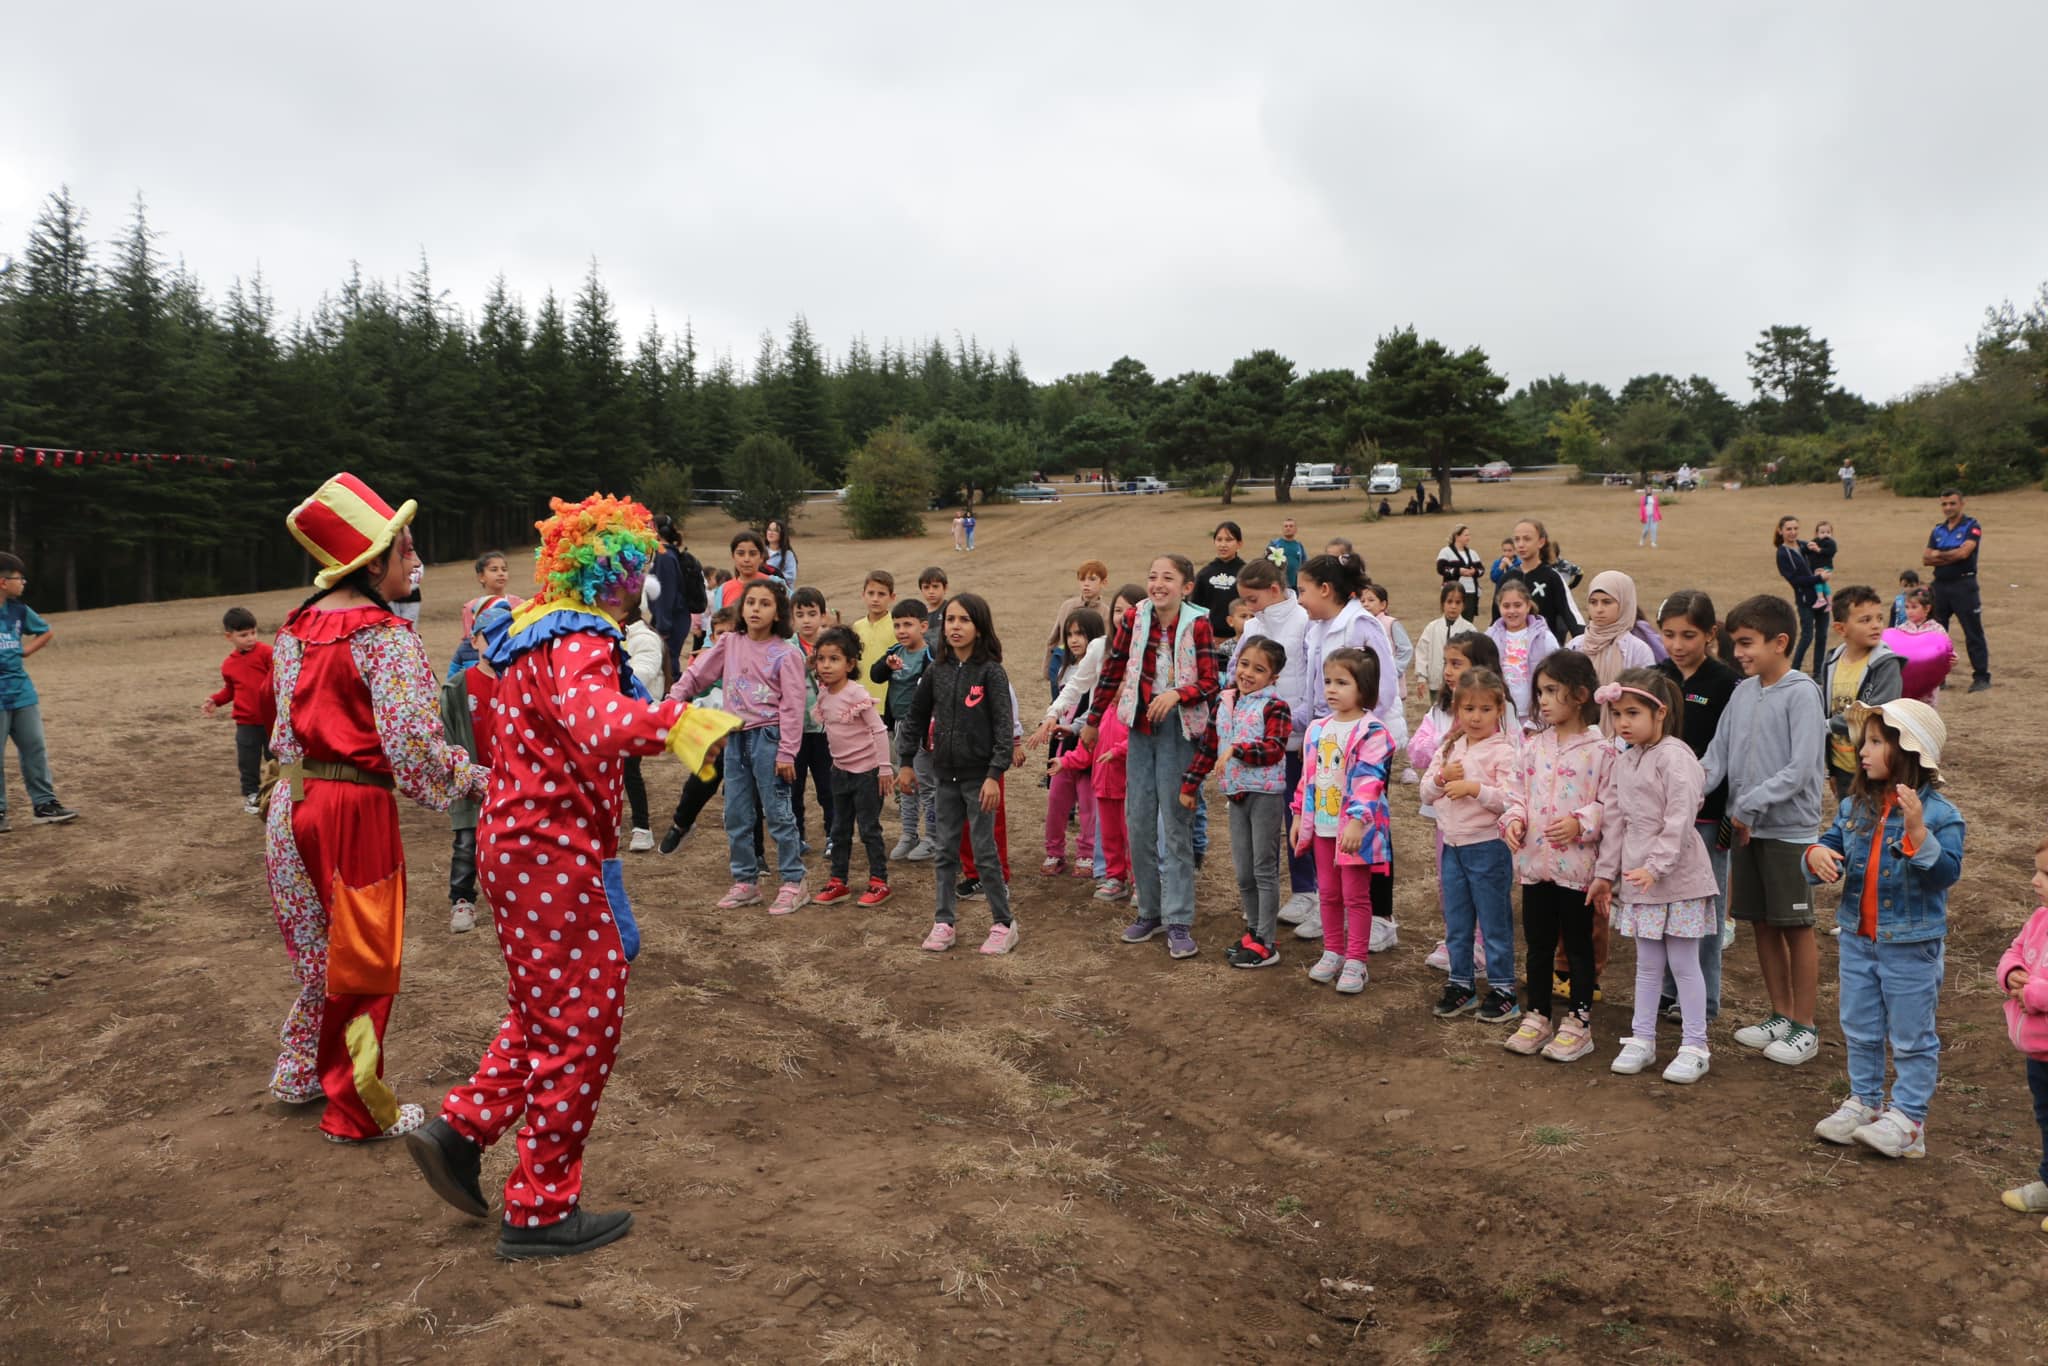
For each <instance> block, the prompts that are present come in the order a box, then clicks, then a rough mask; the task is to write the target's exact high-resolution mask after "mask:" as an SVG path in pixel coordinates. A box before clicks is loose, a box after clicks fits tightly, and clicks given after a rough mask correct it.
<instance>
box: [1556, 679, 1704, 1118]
mask: <svg viewBox="0 0 2048 1366" xmlns="http://www.w3.org/2000/svg"><path fill="white" fill-rule="evenodd" d="M1593 700H1594V701H1595V702H1598V703H1600V704H1601V706H1602V707H1604V708H1605V709H1606V714H1607V715H1609V716H1611V717H1613V718H1614V731H1615V734H1616V736H1618V737H1619V738H1620V739H1622V740H1625V741H1627V742H1628V744H1629V748H1628V749H1627V750H1625V751H1623V752H1622V753H1621V754H1619V755H1617V756H1615V759H1614V762H1613V768H1612V770H1611V772H1612V777H1611V778H1610V780H1609V787H1608V791H1607V793H1606V795H1605V799H1604V801H1603V802H1602V814H1603V820H1604V822H1605V827H1604V829H1603V830H1602V831H1601V834H1600V857H1599V861H1598V862H1597V863H1596V864H1595V868H1594V871H1595V873H1596V876H1595V878H1594V880H1593V885H1592V887H1591V888H1590V889H1589V890H1588V892H1587V899H1588V900H1589V901H1591V902H1592V903H1593V905H1594V906H1595V908H1597V909H1601V910H1607V911H1609V913H1610V914H1611V915H1612V917H1613V924H1614V928H1615V930H1616V932H1618V933H1620V934H1623V935H1626V936H1628V937H1629V938H1631V939H1633V940H1635V941H1636V1002H1635V1018H1634V1020H1633V1022H1632V1029H1631V1032H1630V1034H1629V1037H1628V1038H1626V1039H1623V1040H1622V1041H1621V1054H1620V1056H1618V1057H1616V1058H1615V1060H1614V1063H1613V1070H1614V1071H1616V1072H1618V1073H1620V1074H1621V1075H1623V1076H1631V1075H1633V1074H1635V1073H1637V1072H1640V1071H1642V1070H1643V1069H1644V1068H1645V1067H1648V1066H1649V1065H1650V1064H1651V1063H1653V1062H1655V1061H1656V1060H1657V1000H1658V992H1659V990H1660V988H1661V987H1662V986H1663V984H1664V966H1665V964H1666V963H1667V962H1668V963H1669V964H1670V965H1671V976H1672V979H1673V980H1674V981H1675V982H1676V983H1677V984H1678V1008H1679V1013H1680V1015H1681V1016H1682V1017H1683V1021H1684V1042H1683V1044H1682V1045H1681V1047H1680V1048H1679V1050H1678V1056H1677V1057H1676V1058H1674V1059H1672V1062H1671V1065H1670V1066H1669V1067H1667V1068H1665V1069H1664V1080H1666V1081H1669V1082H1676V1083H1678V1084H1679V1085H1690V1084H1691V1083H1693V1082H1696V1081H1698V1080H1699V1079H1700V1078H1701V1077H1703V1076H1705V1075H1706V1074H1707V1062H1708V1054H1707V980H1706V978H1705V976H1703V975H1702V974H1701V972H1700V940H1702V939H1704V938H1705V937H1706V936H1707V935H1709V934H1713V933H1715V928H1714V897H1715V895H1716V894H1717V892H1718V888H1717V886H1716V884H1715V882H1714V868H1713V865H1712V864H1710V863H1709V862H1708V861H1707V846H1706V845H1704V844H1702V843H1700V837H1699V831H1698V830H1696V829H1695V828H1694V824H1693V817H1694V816H1695V815H1697V814H1698V813H1699V809H1700V798H1701V796H1702V795H1704V793H1705V790H1706V772H1705V770H1703V769H1702V768H1701V767H1700V761H1699V760H1698V759H1696V758H1695V757H1693V752H1692V747H1691V746H1690V745H1688V744H1686V743H1685V722H1684V711H1683V708H1684V706H1685V701H1684V699H1683V698H1681V697H1680V696H1679V693H1678V685H1677V684H1675V683H1673V682H1672V681H1671V680H1670V679H1668V678H1666V677H1665V676H1664V675H1663V674H1661V673H1659V672H1657V671H1656V670H1655V669H1629V670H1627V671H1625V672H1624V673H1623V674H1622V675H1621V676H1620V677H1619V678H1617V679H1615V680H1614V681H1613V682H1612V683H1609V684H1607V685H1606V686H1605V687H1603V688H1601V689H1600V691H1598V692H1596V693H1594V694H1593ZM1616 884H1619V885H1618V886H1617V885H1616Z"/></svg>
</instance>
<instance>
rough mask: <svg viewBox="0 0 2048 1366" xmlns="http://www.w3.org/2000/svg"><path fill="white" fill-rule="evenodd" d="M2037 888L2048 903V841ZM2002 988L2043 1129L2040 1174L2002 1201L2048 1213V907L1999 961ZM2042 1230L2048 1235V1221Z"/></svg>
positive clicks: (2038, 863)
mask: <svg viewBox="0 0 2048 1366" xmlns="http://www.w3.org/2000/svg"><path fill="white" fill-rule="evenodd" d="M2033 886H2034V895H2035V896H2037V897H2039V898H2041V900H2042V901H2044V902H2048V839H2044V840H2042V841H2041V842H2040V843H2039V844H2037V845H2035V846H2034V883H2033ZM1998 987H1999V990H2001V991H2003V992H2004V993H2005V998H2006V999H2005V1029H2006V1033H2007V1034H2009V1035H2010V1036H2011V1037H2012V1046H2013V1047H2014V1048H2017V1049H2018V1050H2019V1051H2020V1052H2022V1053H2024V1054H2026V1055H2027V1089H2028V1090H2029V1091H2031V1092H2033V1093H2034V1122H2035V1123H2036V1124H2038V1125H2040V1127H2041V1167H2040V1170H2039V1171H2038V1172H2036V1173H2035V1176H2034V1179H2033V1180H2032V1181H2029V1182H2028V1183H2027V1184H2026V1185H2024V1186H2019V1187H2015V1188H2014V1189H2012V1190H2009V1191H2007V1192H2006V1193H2005V1195H2004V1197H2003V1198H2004V1200H2005V1207H2006V1208H2007V1209H2016V1210H2018V1211H2019V1212H2020V1213H2022V1214H2048V905H2043V906H2039V907H2037V908H2035V911H2034V914H2033V915H2032V916H2030V917H2029V918H2028V920H2027V923H2026V927H2025V928H2024V929H2022V930H2021V931H2020V932H2019V934H2018V935H2016V936H2014V938H2013V941H2012V947H2011V948H2009V949H2007V950H2006V951H2005V957H2003V958H2001V959H1999V960H1998ZM2041 1230H2042V1232H2044V1233H2048V1219H2043V1220H2042V1221H2041Z"/></svg>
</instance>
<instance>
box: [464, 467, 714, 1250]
mask: <svg viewBox="0 0 2048 1366" xmlns="http://www.w3.org/2000/svg"><path fill="white" fill-rule="evenodd" d="M593 501H595V500H586V502H585V503H584V504H579V505H576V506H575V507H569V506H567V505H564V504H562V503H560V502H557V503H556V505H555V506H556V512H557V516H556V518H555V519H551V521H550V522H548V523H543V524H542V530H543V532H544V533H545V532H547V531H549V530H550V528H551V527H554V526H555V525H556V524H557V523H559V522H561V521H562V520H564V519H565V518H570V517H573V516H574V515H575V514H577V513H578V512H579V511H580V510H583V509H587V508H588V507H589V506H590V505H591V503H592V502H593ZM604 501H605V502H606V503H609V502H610V501H611V500H604ZM622 506H625V507H630V508H635V509H636V510H638V511H639V512H640V515H641V516H643V517H644V516H645V515H646V514H645V511H644V509H637V505H633V504H625V505H622ZM549 554H550V549H549V547H548V546H546V545H544V546H543V549H542V563H543V570H542V574H543V587H544V588H546V587H549V586H553V587H556V588H557V589H559V588H560V584H559V583H556V584H553V585H550V584H549V582H548V579H547V572H548V571H547V568H546V566H547V564H548V560H549ZM635 558H638V557H635ZM600 563H602V561H600ZM641 563H642V564H644V560H642V561H641ZM638 578H639V574H638V572H634V573H633V574H632V575H631V576H630V582H631V584H632V591H634V592H637V591H638ZM589 597H590V598H596V599H598V601H600V602H602V601H604V600H605V595H603V594H602V593H601V592H598V593H591V594H590V595H589ZM501 629H502V630H503V632H504V634H503V635H502V636H501V637H500V638H498V639H495V640H487V641H486V645H487V647H488V648H487V654H488V656H489V658H490V660H491V662H492V665H493V666H494V667H495V668H496V669H497V671H498V675H499V678H498V684H497V689H496V691H495V693H494V694H493V696H492V699H491V702H490V708H489V716H488V718H487V723H488V725H489V726H490V728H491V733H492V740H493V744H494V745H495V749H494V751H493V753H494V757H495V758H496V760H497V764H496V767H495V768H494V770H493V774H492V781H491V791H490V797H489V799H488V801H487V802H486V804H485V806H484V810H483V815H482V817H481V820H480V822H479V824H478V827H477V871H478V874H479V876H480V877H481V878H482V879H483V891H484V894H485V897H486V899H487V900H488V901H489V902H490V905H491V911H492V914H493V916H494V917H495V920H496V924H497V932H498V943H499V945H500V947H501V948H502V950H503V952H504V955H505V966H506V969H507V972H508V976H509V981H508V986H509V1008H508V1010H507V1012H506V1015H505V1022H504V1024H503V1025H501V1026H500V1027H499V1029H498V1034H497V1037H496V1038H495V1039H494V1040H493V1041H492V1042H491V1045H490V1047H489V1049H487V1050H486V1051H485V1053H484V1055H483V1059H482V1061H480V1062H479V1063H478V1064H477V1069H476V1075H475V1076H473V1077H471V1078H470V1080H469V1081H468V1082H466V1083H464V1084H463V1085H460V1086H457V1087H456V1088H455V1089H454V1090H453V1091H450V1092H449V1093H448V1097H447V1099H446V1100H445V1101H443V1102H442V1109H441V1117H442V1119H443V1120H444V1121H446V1122H447V1124H448V1125H450V1126H451V1127H452V1128H453V1129H454V1130H455V1131H456V1132H457V1133H458V1134H460V1135H462V1136H463V1137H464V1138H467V1139H469V1140H470V1141H471V1142H474V1143H476V1144H479V1145H481V1146H484V1147H488V1146H490V1145H491V1144H494V1143H496V1142H497V1141H498V1140H499V1139H500V1138H502V1137H504V1135H505V1134H506V1133H508V1132H510V1131H511V1130H512V1129H513V1128H514V1126H515V1125H516V1126H519V1129H518V1134H517V1140H516V1141H517V1143H518V1149H519V1153H518V1156H519V1161H518V1165H517V1166H516V1167H514V1168H513V1170H512V1173H511V1175H510V1176H509V1177H508V1178H507V1180H506V1183H505V1205H504V1209H505V1221H506V1223H508V1224H514V1225H520V1226H524V1227H528V1228H539V1227H543V1226H546V1225H549V1224H553V1223H557V1222H559V1221H560V1220H562V1219H565V1218H567V1217H568V1216H569V1215H570V1214H571V1213H573V1212H574V1211H575V1209H576V1205H577V1201H578V1198H579V1194H580V1192H581V1189H582V1184H583V1145H584V1144H585V1143H586V1142H587V1141H588V1140H589V1137H590V1130H591V1126H592V1124H593V1123H594V1122H595V1121H596V1118H597V1107H598V1101H599V1100H600V1099H601V1098H602V1096H603V1095H604V1087H605V1081H606V1079H607V1078H608V1077H609V1076H610V1075H611V1070H612V1062H613V1059H614V1058H615V1057H616V1056H617V1054H618V1047H619V1030H620V1025H621V1020H622V1016H623V1012H624V1010H625V1004H626V979H627V976H628V972H629V967H628V964H629V962H630V960H631V959H632V957H633V955H634V954H635V953H637V952H638V950H639V931H638V928H637V927H636V925H635V924H634V921H633V916H632V908H631V906H630V905H629V904H628V902H627V900H626V895H625V885H624V881H623V878H622V877H621V874H620V864H619V861H618V857H617V855H618V843H619V837H618V831H619V814H620V812H619V806H620V800H621V795H622V788H623V779H624V764H623V760H624V758H625V757H626V756H628V755H649V754H659V753H661V752H662V751H663V750H664V749H668V750H672V751H674V752H675V753H677V754H678V755H679V756H681V757H682V758H683V760H684V762H685V763H686V764H687V765H688V766H689V767H690V768H691V769H692V770H696V769H699V768H704V767H708V764H709V751H710V750H711V748H712V747H713V746H715V744H716V742H717V741H718V740H719V739H720V738H722V737H723V735H724V734H725V732H726V731H727V730H730V729H731V728H732V726H733V725H735V724H737V720H736V718H734V717H731V716H727V715H725V714H723V713H718V712H713V711H709V710H706V709H704V708H687V707H685V706H683V705H682V704H680V703H676V702H660V703H652V702H649V701H647V700H646V695H645V693H644V691H642V690H641V689H640V687H639V684H638V682H637V681H636V680H635V679H634V678H633V675H632V672H631V670H630V668H629V667H628V666H627V664H626V657H625V648H624V644H623V637H622V635H621V633H620V631H619V628H618V626H617V625H616V624H615V623H614V621H613V620H612V618H611V617H610V616H609V615H608V614H607V613H606V612H605V611H604V610H603V608H602V607H592V606H590V605H589V598H585V597H583V596H582V595H564V594H561V593H559V592H558V593H557V594H556V595H555V596H553V597H552V598H550V597H543V598H542V599H541V600H538V601H536V602H534V603H531V604H529V605H528V606H526V607H525V608H522V609H521V610H520V611H519V612H517V613H516V614H514V615H513V616H512V618H511V619H510V621H509V623H508V624H506V625H505V626H504V627H503V628H501ZM636 694H637V695H636Z"/></svg>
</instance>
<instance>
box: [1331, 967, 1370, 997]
mask: <svg viewBox="0 0 2048 1366" xmlns="http://www.w3.org/2000/svg"><path fill="white" fill-rule="evenodd" d="M1371 980H1372V974H1371V973H1369V972H1367V971H1366V967H1365V964H1364V963H1363V962H1361V961H1360V960H1358V959H1356V958H1347V959H1345V960H1344V971H1342V972H1341V973H1339V974H1337V990H1339V991H1341V992H1343V993H1344V994H1345V995H1346V996H1356V995H1357V994H1358V993H1359V992H1361V991H1364V990H1365V984H1366V983H1367V982H1369V981H1371Z"/></svg>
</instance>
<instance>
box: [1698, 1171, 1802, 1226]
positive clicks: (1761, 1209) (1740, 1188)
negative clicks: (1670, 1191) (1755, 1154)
mask: <svg viewBox="0 0 2048 1366" xmlns="http://www.w3.org/2000/svg"><path fill="white" fill-rule="evenodd" d="M1682 1198H1683V1199H1685V1200H1687V1201H1690V1202H1691V1203H1692V1204H1693V1205H1694V1206H1695V1207H1696V1208H1697V1209H1698V1210H1699V1211H1700V1212H1701V1213H1702V1214H1704V1213H1707V1212H1709V1211H1711V1212H1713V1213H1716V1214H1725V1215H1727V1216H1728V1217H1730V1218H1731V1219H1737V1220H1740V1221H1741V1222H1743V1223H1745V1224H1756V1223H1761V1222H1763V1221H1764V1220H1766V1219H1775V1218H1777V1217H1778V1216H1780V1215H1782V1214H1784V1213H1785V1211H1786V1209H1787V1208H1788V1206H1787V1204H1786V1201H1785V1197H1784V1196H1783V1195H1781V1194H1779V1193H1778V1192H1776V1191H1772V1190H1766V1189H1760V1188H1758V1186H1757V1185H1756V1183H1755V1182H1753V1181H1751V1180H1750V1179H1749V1178H1748V1177H1746V1176H1738V1177H1736V1178H1735V1179H1734V1180H1732V1181H1725V1182H1723V1183H1721V1184H1720V1185H1716V1186H1705V1187H1702V1188H1701V1189H1699V1190H1697V1191H1694V1192H1692V1193H1691V1194H1690V1195H1687V1196H1684V1197H1682Z"/></svg>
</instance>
